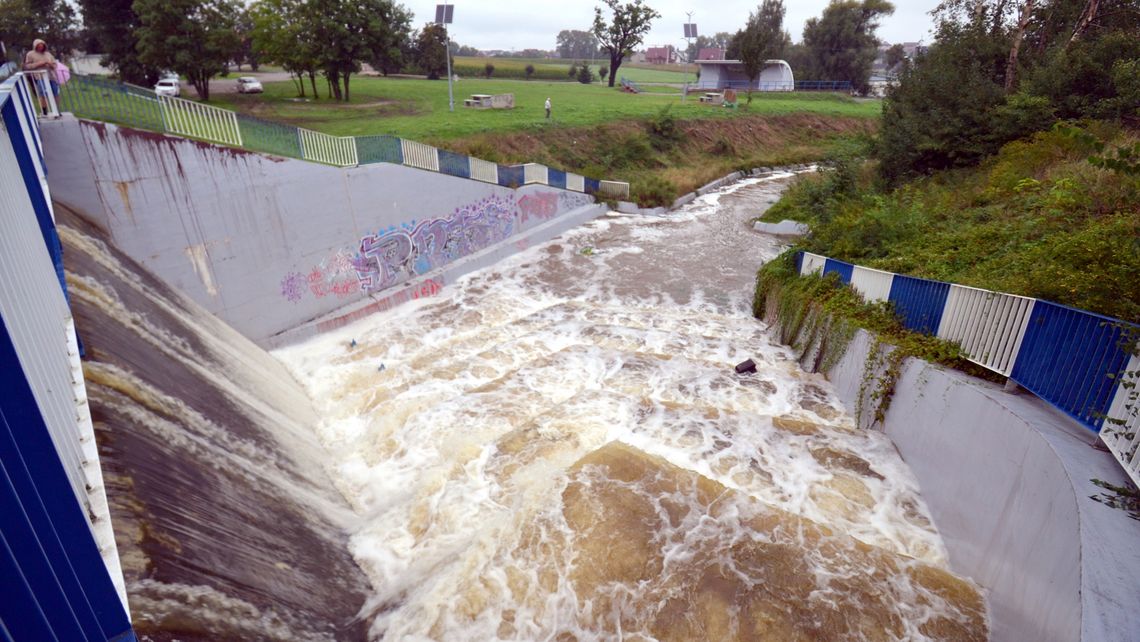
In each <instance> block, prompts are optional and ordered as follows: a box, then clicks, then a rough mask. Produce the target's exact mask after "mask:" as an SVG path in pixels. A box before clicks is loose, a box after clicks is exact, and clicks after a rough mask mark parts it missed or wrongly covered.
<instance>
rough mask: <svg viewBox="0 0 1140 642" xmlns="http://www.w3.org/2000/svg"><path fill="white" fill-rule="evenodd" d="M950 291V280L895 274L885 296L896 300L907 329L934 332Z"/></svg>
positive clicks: (897, 310)
mask: <svg viewBox="0 0 1140 642" xmlns="http://www.w3.org/2000/svg"><path fill="white" fill-rule="evenodd" d="M829 260H830V259H829ZM949 294H950V284H949V283H942V282H940V281H928V280H926V279H917V278H915V277H913V276H903V275H901V274H896V275H895V279H894V282H892V283H891V293H890V296H888V297H887V300H888V301H890V302H891V303H894V304H895V311H896V312H897V313H898V314H899V316H900V317H901V318H902V322H903V326H904V327H906V328H907V329H908V330H914V331H915V332H922V333H924V334H934V333H936V332H938V326H939V324H941V323H942V312H943V310H945V309H946V299H947V297H948V296H949Z"/></svg>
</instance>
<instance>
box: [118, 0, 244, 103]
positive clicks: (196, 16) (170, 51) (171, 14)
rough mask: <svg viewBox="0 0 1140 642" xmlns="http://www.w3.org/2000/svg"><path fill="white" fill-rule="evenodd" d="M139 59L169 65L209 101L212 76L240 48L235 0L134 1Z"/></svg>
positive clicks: (149, 63)
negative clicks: (137, 26) (137, 21)
mask: <svg viewBox="0 0 1140 642" xmlns="http://www.w3.org/2000/svg"><path fill="white" fill-rule="evenodd" d="M134 9H135V13H137V14H138V16H139V22H140V25H139V28H138V31H137V34H138V39H139V43H138V49H139V60H140V61H141V62H142V63H143V64H146V65H150V66H153V67H158V68H160V69H170V70H172V71H175V72H177V73H179V74H181V75H183V76H186V79H187V80H189V81H190V84H191V85H193V86H194V91H196V92H198V96H199V97H200V98H201V99H202V100H209V99H210V79H211V78H213V77H214V76H216V75H218V74H221V73H225V71H226V65H227V64H228V63H229V61H230V57H231V56H232V55H233V52H234V51H235V50H237V48H238V36H237V19H238V13H239V12H240V10H241V8H240V5H239V4H238V2H237V0H135V4H134Z"/></svg>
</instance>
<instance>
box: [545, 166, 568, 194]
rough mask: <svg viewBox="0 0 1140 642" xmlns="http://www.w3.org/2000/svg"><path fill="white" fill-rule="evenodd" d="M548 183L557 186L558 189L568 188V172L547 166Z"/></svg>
mask: <svg viewBox="0 0 1140 642" xmlns="http://www.w3.org/2000/svg"><path fill="white" fill-rule="evenodd" d="M546 184H547V185H549V186H551V187H557V188H558V189H566V172H563V171H561V170H557V169H550V168H547V170H546Z"/></svg>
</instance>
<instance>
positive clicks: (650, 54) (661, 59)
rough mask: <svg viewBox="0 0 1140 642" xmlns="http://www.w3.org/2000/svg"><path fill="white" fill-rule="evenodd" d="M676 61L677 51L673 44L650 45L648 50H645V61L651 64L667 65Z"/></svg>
mask: <svg viewBox="0 0 1140 642" xmlns="http://www.w3.org/2000/svg"><path fill="white" fill-rule="evenodd" d="M676 61H677V51H676V50H675V49H674V48H673V45H665V46H664V47H650V48H649V50H648V51H646V52H645V62H648V63H649V64H651V65H667V64H669V63H671V62H676Z"/></svg>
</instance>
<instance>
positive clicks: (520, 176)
mask: <svg viewBox="0 0 1140 642" xmlns="http://www.w3.org/2000/svg"><path fill="white" fill-rule="evenodd" d="M525 181H526V175H525V170H524V169H523V166H522V165H514V166H511V165H499V185H502V186H503V187H522V186H523V185H524V184H525Z"/></svg>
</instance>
